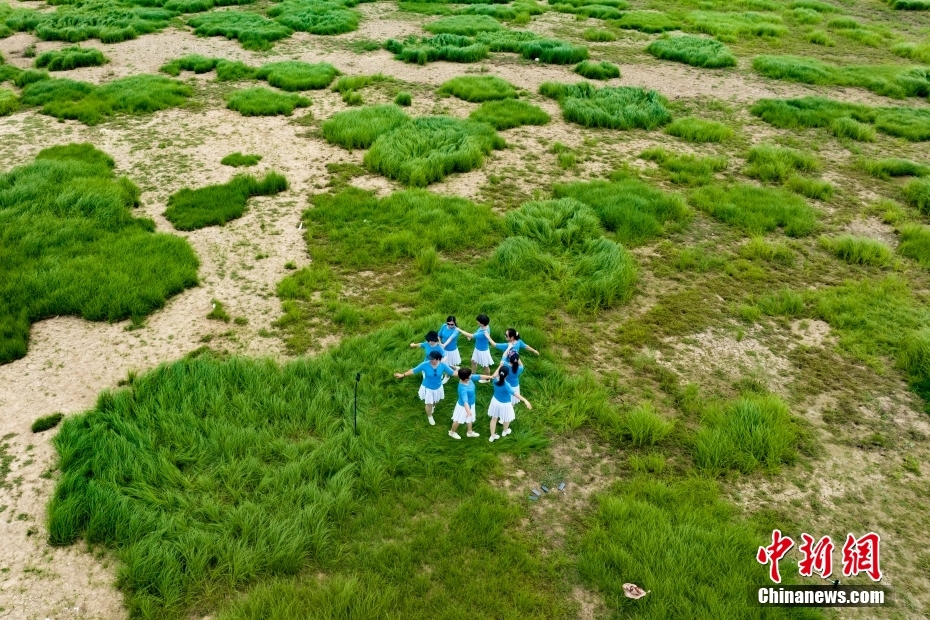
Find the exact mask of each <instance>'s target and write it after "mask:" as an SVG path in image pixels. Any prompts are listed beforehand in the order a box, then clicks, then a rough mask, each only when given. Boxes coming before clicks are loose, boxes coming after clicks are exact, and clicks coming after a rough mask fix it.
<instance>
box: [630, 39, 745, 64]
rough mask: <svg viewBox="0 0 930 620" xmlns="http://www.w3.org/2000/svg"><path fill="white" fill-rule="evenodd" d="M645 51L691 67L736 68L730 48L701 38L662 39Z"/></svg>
mask: <svg viewBox="0 0 930 620" xmlns="http://www.w3.org/2000/svg"><path fill="white" fill-rule="evenodd" d="M646 51H647V52H649V53H650V54H652V55H653V56H655V57H656V58H660V59H662V60H674V61H675V62H682V63H685V64H686V65H691V66H692V67H703V68H705V69H720V68H722V67H735V66H736V57H735V56H734V55H733V53H732V52H731V51H730V48H728V47H727V46H726V45H724V44H723V43H721V42H720V41H715V40H713V39H705V38H703V37H692V36H688V35H684V36H678V37H662V38H659V39H656V40H655V41H653V42H652V43H650V44H649V47H647V48H646Z"/></svg>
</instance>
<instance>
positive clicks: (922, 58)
mask: <svg viewBox="0 0 930 620" xmlns="http://www.w3.org/2000/svg"><path fill="white" fill-rule="evenodd" d="M891 52H892V53H893V54H895V55H897V56H900V57H902V58H909V59H910V60H915V61H917V62H922V63H924V64H930V42H926V43H915V42H913V41H903V42H901V43H895V44H894V45H892V46H891Z"/></svg>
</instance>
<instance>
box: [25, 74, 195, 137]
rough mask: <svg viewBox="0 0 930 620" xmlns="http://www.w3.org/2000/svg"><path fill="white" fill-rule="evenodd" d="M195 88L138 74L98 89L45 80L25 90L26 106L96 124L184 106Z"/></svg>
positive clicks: (45, 112)
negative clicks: (112, 117)
mask: <svg viewBox="0 0 930 620" xmlns="http://www.w3.org/2000/svg"><path fill="white" fill-rule="evenodd" d="M191 93H192V91H191V88H190V87H189V86H186V85H185V84H181V83H180V82H177V81H175V80H171V79H168V78H165V77H161V76H156V75H134V76H132V77H127V78H122V79H119V80H114V81H112V82H108V83H105V84H102V85H100V86H95V85H93V84H88V83H87V82H77V81H74V80H65V79H50V80H42V81H39V82H36V83H34V84H30V85H28V86H27V87H26V88H24V89H23V93H22V96H21V98H20V101H21V102H22V104H23V105H25V106H41V112H42V114H47V115H49V116H54V117H55V118H58V119H73V120H78V121H81V122H82V123H84V124H85V125H96V124H98V123H100V122H102V121H104V120H106V119H107V118H109V117H111V116H113V115H116V114H151V113H153V112H157V111H159V110H165V109H167V108H173V107H177V106H180V105H181V104H183V103H184V102H185V101H187V99H188V97H190V96H191Z"/></svg>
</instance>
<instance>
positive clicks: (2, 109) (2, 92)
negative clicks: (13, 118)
mask: <svg viewBox="0 0 930 620" xmlns="http://www.w3.org/2000/svg"><path fill="white" fill-rule="evenodd" d="M18 109H19V99H18V98H17V97H16V93H14V92H13V91H12V90H10V89H8V88H0V116H8V115H10V114H12V113H13V112H15V111H16V110H18Z"/></svg>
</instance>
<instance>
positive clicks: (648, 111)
mask: <svg viewBox="0 0 930 620" xmlns="http://www.w3.org/2000/svg"><path fill="white" fill-rule="evenodd" d="M539 92H540V93H541V94H542V95H544V96H546V97H549V98H550V99H555V100H557V101H558V102H559V107H561V108H562V116H563V117H564V118H565V120H567V121H570V122H573V123H578V124H579V125H584V126H585V127H606V128H609V129H655V128H657V127H661V126H662V125H665V124H667V123H668V122H669V121H671V120H672V115H671V114H670V113H669V111H668V109H667V108H666V107H665V106H666V104H667V103H668V101H667V100H666V99H665V97H663V96H662V95H660V94H659V93H658V92H656V91H654V90H645V89H643V88H638V87H633V86H617V87H614V86H605V87H603V88H600V89H599V88H597V87H596V86H594V85H592V84H591V83H589V82H579V83H578V84H561V83H558V82H544V83H543V84H542V85H541V86H540V87H539Z"/></svg>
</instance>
